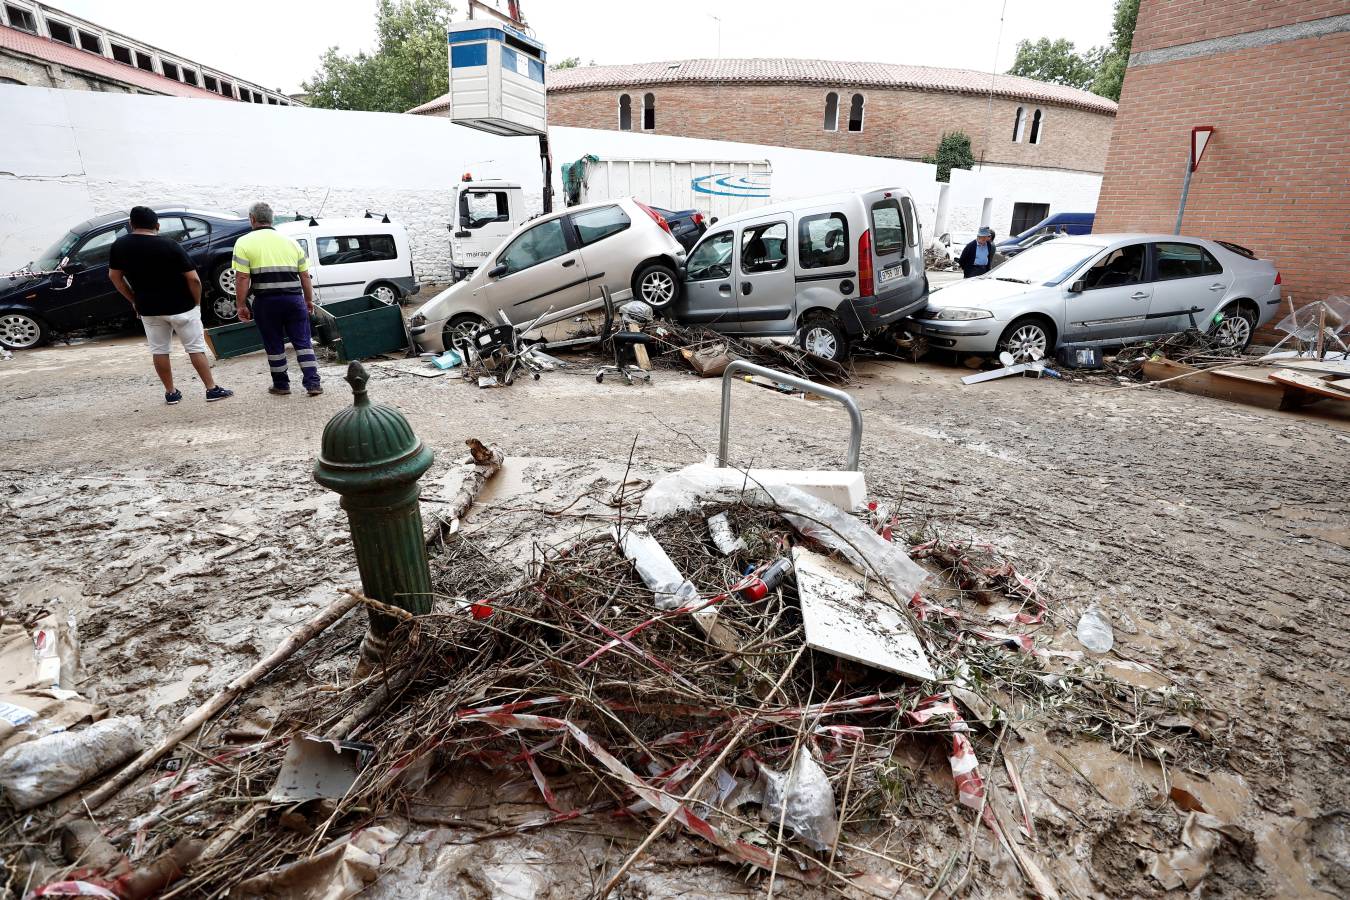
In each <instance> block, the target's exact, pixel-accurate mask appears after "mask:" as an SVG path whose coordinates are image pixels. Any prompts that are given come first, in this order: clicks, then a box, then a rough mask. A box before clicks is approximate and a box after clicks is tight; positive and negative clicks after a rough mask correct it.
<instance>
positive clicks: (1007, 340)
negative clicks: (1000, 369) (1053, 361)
mask: <svg viewBox="0 0 1350 900" xmlns="http://www.w3.org/2000/svg"><path fill="white" fill-rule="evenodd" d="M1054 346H1055V336H1054V333H1053V332H1052V331H1051V329H1050V326H1049V325H1047V324H1046V323H1045V322H1044V321H1043V320H1041V319H1033V318H1025V319H1017V320H1016V321H1015V322H1013V323H1012V324H1011V325H1009V326H1008V327H1007V328H1006V329H1004V331H1003V336H1002V337H1001V338H999V339H998V349H999V352H1000V353H1002V352H1004V351H1007V352H1008V353H1011V354H1012V357H1013V362H1015V363H1023V362H1031V361H1033V360H1037V359H1045V358H1046V357H1048V356H1049V355H1050V352H1051V351H1052V350H1053V349H1054Z"/></svg>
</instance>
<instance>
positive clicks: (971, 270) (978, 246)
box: [958, 226, 1002, 278]
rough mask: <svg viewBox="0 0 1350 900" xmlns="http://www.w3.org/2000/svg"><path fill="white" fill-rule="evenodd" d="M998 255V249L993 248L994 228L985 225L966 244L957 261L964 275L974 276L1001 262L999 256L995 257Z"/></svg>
mask: <svg viewBox="0 0 1350 900" xmlns="http://www.w3.org/2000/svg"><path fill="white" fill-rule="evenodd" d="M998 255H999V254H998V251H997V250H995V249H994V229H992V228H989V227H988V226H986V227H984V228H981V229H980V230H979V232H978V233H977V234H976V235H975V240H973V241H971V242H970V243H969V244H966V247H965V249H964V250H962V251H961V257H960V259H959V260H958V263H959V264H960V266H961V271H962V272H963V273H965V277H967V278H974V277H975V276H976V275H983V274H984V273H985V272H988V271H989V270H990V269H991V268H993V267H994V266H995V265H996V264H997V263H999V262H1002V259H1001V258H999V259H997V260H996V259H995V257H996V256H998Z"/></svg>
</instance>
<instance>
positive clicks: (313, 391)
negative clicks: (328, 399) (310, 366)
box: [305, 385, 323, 397]
mask: <svg viewBox="0 0 1350 900" xmlns="http://www.w3.org/2000/svg"><path fill="white" fill-rule="evenodd" d="M305 393H306V394H309V395H310V396H311V397H317V396H319V395H320V394H322V393H323V388H321V387H319V386H318V385H315V386H314V387H307V388H305Z"/></svg>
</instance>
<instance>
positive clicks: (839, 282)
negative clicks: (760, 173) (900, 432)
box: [671, 187, 928, 360]
mask: <svg viewBox="0 0 1350 900" xmlns="http://www.w3.org/2000/svg"><path fill="white" fill-rule="evenodd" d="M927 298H928V279H927V277H926V276H925V275H924V267H923V235H922V233H921V229H920V226H919V219H918V215H917V213H916V211H915V208H914V200H913V198H911V197H910V195H909V192H908V191H906V190H905V189H904V188H900V187H890V188H874V189H870V190H862V191H850V192H848V193H843V194H831V195H828V196H823V197H807V198H804V199H801V200H793V201H791V202H788V203H779V204H776V205H774V206H766V207H763V208H761V209H756V210H752V211H750V212H745V213H741V214H740V215H738V216H733V217H731V218H729V219H725V220H723V221H721V222H718V223H717V224H716V225H714V226H712V227H711V228H709V229H708V233H707V234H705V235H704V236H703V238H702V239H701V240H700V241H699V242H698V243H697V244H696V245H695V246H694V249H693V250H691V251H690V252H689V257H688V261H687V262H686V264H685V266H684V290H683V291H681V292H680V298H679V299H678V300H677V301H676V302H675V304H674V305H673V306H672V308H671V316H672V318H674V319H675V321H677V322H682V323H685V324H690V325H702V326H705V327H707V328H711V329H713V330H714V331H718V332H722V333H724V334H729V335H731V334H734V335H740V336H745V337H789V336H795V337H796V339H797V341H798V343H800V344H801V346H802V347H803V348H804V349H806V350H807V351H808V352H810V353H813V354H815V355H816V356H819V357H821V358H823V359H829V360H841V359H844V358H845V357H846V356H847V355H848V350H849V345H850V343H852V342H853V341H855V340H857V339H859V338H861V337H863V336H864V335H867V334H869V333H872V332H876V331H880V330H882V329H884V328H887V327H889V326H891V325H894V324H895V323H897V322H900V321H901V320H903V319H904V318H905V317H906V316H908V315H911V314H912V313H915V312H918V311H919V310H921V309H923V308H924V305H925V304H926V303H927Z"/></svg>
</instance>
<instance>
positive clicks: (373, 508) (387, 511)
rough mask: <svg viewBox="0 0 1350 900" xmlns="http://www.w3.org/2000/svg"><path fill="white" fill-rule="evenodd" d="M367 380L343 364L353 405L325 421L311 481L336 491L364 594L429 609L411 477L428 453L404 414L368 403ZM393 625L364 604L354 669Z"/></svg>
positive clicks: (381, 651)
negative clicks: (366, 611) (365, 625)
mask: <svg viewBox="0 0 1350 900" xmlns="http://www.w3.org/2000/svg"><path fill="white" fill-rule="evenodd" d="M369 380H370V375H369V374H367V372H366V370H365V368H364V367H363V366H362V365H361V364H360V363H359V362H353V363H351V364H350V365H349V366H347V382H348V383H349V384H350V385H351V386H352V394H353V399H352V405H351V406H349V407H347V408H346V409H343V410H341V411H340V412H338V413H337V415H335V416H333V418H332V419H330V420H329V421H328V424H327V425H326V426H324V429H323V444H322V449H321V450H320V451H319V460H318V462H316V463H315V464H314V480H315V481H317V482H319V484H321V485H323V486H324V487H326V488H328V489H329V490H332V491H336V492H337V493H339V494H341V495H342V508H343V509H345V510H346V511H347V522H348V525H349V527H350V528H351V533H352V546H353V547H355V548H356V565H357V567H358V568H359V569H360V571H361V589H362V591H364V592H365V595H366V596H367V597H370V598H372V599H375V600H379V601H381V602H384V603H388V604H390V605H392V606H397V607H399V608H400V609H406V610H407V611H408V612H411V613H413V614H414V615H422V614H425V613H428V612H431V571H430V569H429V568H428V566H427V548H426V543H425V539H424V537H423V532H422V513H421V510H420V509H419V508H418V506H417V498H418V494H419V492H420V488H419V487H418V484H417V480H418V479H419V478H421V477H422V473H424V472H426V470H427V469H428V468H430V466H431V462H432V460H433V459H434V458H435V454H434V453H433V452H432V451H431V450H429V449H427V447H426V446H425V445H424V444H423V443H422V441H421V439H420V438H418V437H417V435H416V434H414V433H413V430H412V426H411V425H409V424H408V420H407V419H406V418H404V416H403V413H401V412H399V411H398V410H397V409H395V408H394V407H392V406H390V405H388V404H385V403H371V402H370V397H369V396H367V395H366V382H367V381H369ZM397 624H398V620H397V619H395V618H394V617H393V616H389V615H386V614H384V613H379V612H376V611H374V610H371V611H370V625H369V629H368V631H367V632H366V637H365V640H364V641H363V642H362V644H361V662H360V664H359V665H358V671H360V670H365V671H369V670H370V669H371V668H372V667H374V666H378V665H379V663H380V661H381V660H382V659H383V658H384V655H385V652H386V651H387V650H388V643H389V635H390V633H391V632H392V631H393V630H394V627H395V626H396V625H397Z"/></svg>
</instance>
